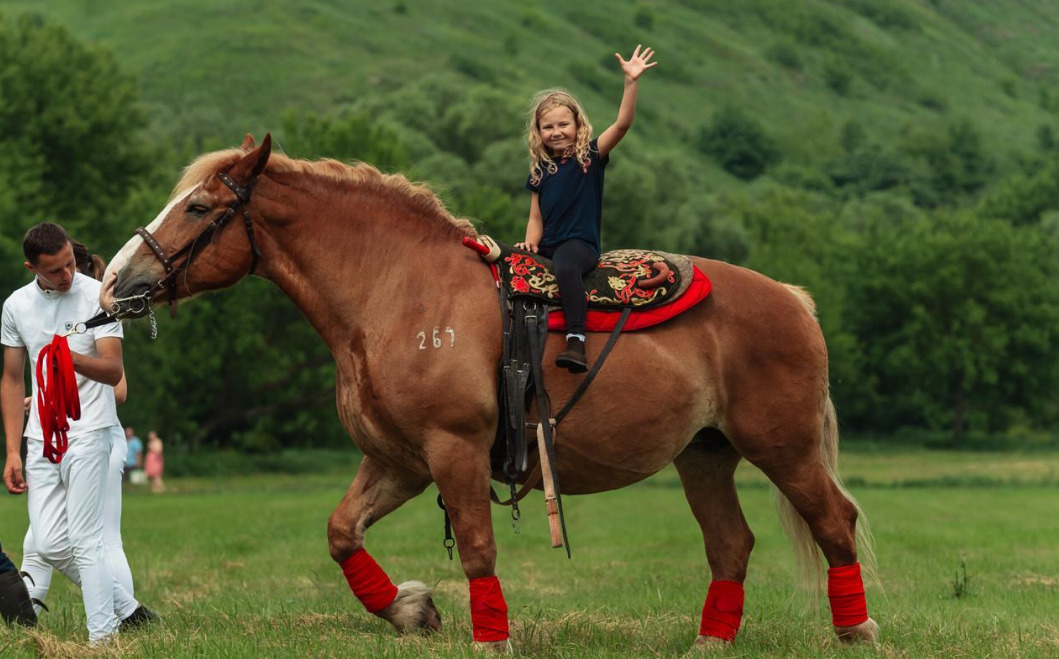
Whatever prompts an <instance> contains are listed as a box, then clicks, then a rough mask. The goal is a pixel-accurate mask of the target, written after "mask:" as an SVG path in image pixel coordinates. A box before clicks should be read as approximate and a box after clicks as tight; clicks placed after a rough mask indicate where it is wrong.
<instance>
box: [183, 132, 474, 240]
mask: <svg viewBox="0 0 1059 659" xmlns="http://www.w3.org/2000/svg"><path fill="white" fill-rule="evenodd" d="M245 155H246V152H244V151H242V150H241V149H224V150H221V151H214V152H212V153H206V154H203V155H201V156H199V157H198V158H196V159H195V160H194V161H192V162H191V164H189V165H188V166H187V167H185V168H184V173H183V175H182V176H181V177H180V180H179V181H178V182H177V184H176V186H175V187H174V188H173V192H172V194H170V196H169V200H170V201H172V200H173V199H175V198H176V197H178V196H179V195H180V194H181V193H182V192H183V191H185V190H188V189H190V188H193V187H196V186H199V185H202V184H203V183H206V182H207V181H209V180H210V179H212V178H213V177H214V176H215V175H216V173H217V172H218V171H220V170H222V169H225V168H227V167H230V166H231V165H233V164H235V163H236V162H237V161H238V160H239V159H240V158H242V157H243V156H245ZM265 171H266V172H268V171H273V172H282V173H296V174H305V175H307V176H315V177H319V178H322V179H326V180H329V181H335V182H338V183H349V184H351V185H354V186H356V187H358V188H362V189H367V190H371V191H375V192H379V193H381V194H386V195H389V196H394V197H398V198H401V199H403V200H405V201H406V203H407V204H408V205H409V206H410V207H411V208H413V209H414V210H416V211H418V212H420V213H421V214H423V215H427V216H430V217H437V218H439V219H442V220H444V221H446V222H448V223H449V224H450V225H451V226H452V227H453V228H454V229H456V230H457V231H458V232H459V233H462V234H465V235H468V236H477V235H478V233H477V231H475V228H474V225H473V224H472V223H471V221H470V220H468V219H465V218H458V217H455V216H453V215H452V213H450V212H449V211H448V209H447V208H445V204H443V203H442V202H441V199H439V198H438V196H437V195H436V194H435V193H434V191H433V190H431V189H430V187H429V186H428V185H426V184H425V183H413V182H411V181H409V180H408V179H407V178H405V176H404V175H403V174H383V173H382V172H380V171H379V170H378V169H376V168H375V167H374V166H372V165H369V164H367V163H356V164H352V165H351V164H346V163H343V162H339V161H338V160H333V159H331V158H323V159H321V160H316V161H308V160H297V159H294V158H288V157H287V156H285V155H283V154H281V153H276V152H273V153H272V155H270V156H269V159H268V167H266V169H265Z"/></svg>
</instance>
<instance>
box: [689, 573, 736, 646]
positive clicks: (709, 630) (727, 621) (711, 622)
mask: <svg viewBox="0 0 1059 659" xmlns="http://www.w3.org/2000/svg"><path fill="white" fill-rule="evenodd" d="M743 594H744V593H743V584H741V583H738V582H736V581H721V580H717V579H715V580H713V581H711V582H710V589H709V591H707V593H706V604H704V605H703V607H702V625H701V626H700V627H699V635H700V636H715V637H717V638H723V639H724V640H726V641H728V642H729V643H731V642H732V641H734V640H735V635H736V632H738V631H739V625H740V623H741V622H742V621H743Z"/></svg>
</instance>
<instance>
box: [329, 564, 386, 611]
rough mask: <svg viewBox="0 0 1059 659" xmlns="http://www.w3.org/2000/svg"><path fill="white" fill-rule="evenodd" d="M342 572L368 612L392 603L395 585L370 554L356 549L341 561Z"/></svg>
mask: <svg viewBox="0 0 1059 659" xmlns="http://www.w3.org/2000/svg"><path fill="white" fill-rule="evenodd" d="M342 574H344V575H346V581H348V582H349V587H350V588H351V589H352V590H353V594H354V595H356V596H357V599H359V600H360V603H361V604H363V605H364V608H365V609H367V610H368V613H375V612H377V611H382V610H383V609H385V608H386V607H388V606H390V605H391V604H393V601H394V599H395V598H396V597H397V586H395V585H393V582H392V581H390V577H388V576H386V573H385V572H383V570H382V568H381V567H379V564H378V563H376V562H375V559H374V558H372V557H371V554H369V553H368V552H366V551H364V550H363V549H358V550H357V551H355V552H353V555H352V556H350V557H349V558H347V559H346V560H344V561H342Z"/></svg>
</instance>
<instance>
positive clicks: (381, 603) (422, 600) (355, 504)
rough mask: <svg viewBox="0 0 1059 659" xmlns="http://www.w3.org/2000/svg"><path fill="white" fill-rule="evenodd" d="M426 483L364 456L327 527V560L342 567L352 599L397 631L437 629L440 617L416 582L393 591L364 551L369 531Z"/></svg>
mask: <svg viewBox="0 0 1059 659" xmlns="http://www.w3.org/2000/svg"><path fill="white" fill-rule="evenodd" d="M429 483H430V480H429V478H427V477H424V476H418V475H415V474H409V473H407V472H402V471H398V470H395V469H392V468H389V467H386V466H384V465H382V464H380V463H379V462H378V461H377V460H373V459H372V458H370V457H368V456H364V459H363V460H361V462H360V468H359V469H358V470H357V476H356V478H354V479H353V484H352V485H350V486H349V490H348V491H347V492H346V495H345V496H344V497H342V501H341V503H339V504H338V507H337V508H335V511H334V512H333V513H331V518H330V519H329V520H328V522H327V541H328V545H329V546H330V549H331V558H333V559H335V562H336V563H338V564H339V565H340V566H342V572H343V573H344V574H345V576H346V580H347V581H348V582H349V587H350V588H351V589H352V590H353V594H354V595H356V596H357V599H359V600H360V601H361V603H362V604H363V605H364V608H366V609H367V610H368V611H369V612H370V613H374V614H375V615H377V616H379V617H380V618H383V619H385V620H388V621H389V622H390V623H391V624H392V625H393V626H394V627H396V628H397V629H398V630H400V631H409V630H414V629H420V628H426V629H433V630H440V629H441V616H440V615H439V614H438V610H437V608H435V606H434V602H433V600H432V599H431V589H430V588H428V587H427V586H426V585H424V584H422V583H420V582H418V581H407V582H405V583H402V584H401V585H400V586H394V585H393V582H392V581H390V578H389V577H388V576H386V573H385V572H384V571H383V570H382V568H381V567H379V565H378V563H376V562H375V559H373V558H372V557H371V555H370V554H368V552H367V551H365V549H364V532H365V531H367V529H368V527H369V526H371V525H372V524H374V523H375V522H377V521H379V520H380V519H382V518H383V517H384V516H386V515H387V514H388V513H390V512H392V511H394V510H396V509H397V508H399V507H400V506H401V504H403V503H404V502H406V501H408V500H409V499H411V498H412V497H414V496H416V495H417V494H419V493H420V492H422V491H423V490H424V489H426V486H427V485H428V484H429Z"/></svg>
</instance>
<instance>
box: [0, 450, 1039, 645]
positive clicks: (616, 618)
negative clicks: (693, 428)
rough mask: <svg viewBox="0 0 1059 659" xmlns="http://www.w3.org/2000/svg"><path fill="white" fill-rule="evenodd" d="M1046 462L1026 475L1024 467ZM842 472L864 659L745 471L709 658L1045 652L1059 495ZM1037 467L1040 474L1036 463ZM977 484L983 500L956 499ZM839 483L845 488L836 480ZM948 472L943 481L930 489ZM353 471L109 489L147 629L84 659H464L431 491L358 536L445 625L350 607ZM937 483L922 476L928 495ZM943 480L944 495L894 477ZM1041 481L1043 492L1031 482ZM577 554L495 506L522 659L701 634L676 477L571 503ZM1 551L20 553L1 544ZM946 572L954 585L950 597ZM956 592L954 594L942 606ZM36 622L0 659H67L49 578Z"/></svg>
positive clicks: (60, 592)
mask: <svg viewBox="0 0 1059 659" xmlns="http://www.w3.org/2000/svg"><path fill="white" fill-rule="evenodd" d="M1038 462H1039V463H1041V464H1042V465H1044V466H1043V467H1038V466H1037V465H1036V463H1038ZM843 464H844V465H845V467H846V468H845V469H844V471H845V473H846V474H847V475H849V476H851V478H850V479H849V480H851V481H853V480H855V479H858V478H859V479H860V480H859V481H857V482H858V483H859V484H857V485H854V486H853V487H852V489H853V492H854V493H855V494H856V496H857V497H858V498H859V500H860V501H861V504H862V505H863V507H864V508H865V510H866V511H867V513H868V515H869V517H870V520H871V523H872V528H873V530H874V532H875V537H876V542H877V547H876V548H877V552H878V556H879V572H880V575H881V581H882V586H881V587H880V586H877V585H874V586H869V592H868V603H869V609H870V611H871V613H872V615H873V617H875V618H876V620H878V621H879V623H880V625H881V626H882V637H881V644H880V645H879V646H878V647H877V648H853V649H849V648H842V647H840V646H838V645H837V644H836V642H835V641H834V639H833V636H832V633H831V630H830V624H829V617H828V611H827V607H826V600H825V598H824V597H823V596H822V595H813V594H808V593H804V592H800V591H798V589H797V588H796V587H795V582H794V578H795V575H794V563H793V555H792V552H791V550H790V547H789V545H788V544H787V541H786V538H785V536H783V534H782V532H781V531H780V528H779V525H778V522H777V520H776V517H775V514H774V512H773V506H772V501H771V496H770V493H769V491H768V489H767V488H765V487H762V486H761V481H760V479H759V477H758V476H757V475H756V474H755V473H754V472H753V471H752V470H747V471H746V472H741V474H740V482H741V485H740V491H741V495H742V499H743V507H744V510H745V512H746V515H747V517H748V519H749V521H750V524H751V527H752V528H753V529H754V532H755V534H756V535H757V546H756V549H755V551H754V555H753V558H752V561H751V569H750V575H749V578H748V580H747V584H746V591H747V599H746V614H745V619H744V624H743V628H742V631H741V632H740V637H739V639H738V642H737V644H736V645H735V646H734V647H733V648H730V649H728V650H726V651H724V652H722V653H721V655H722V656H731V657H757V656H794V657H819V656H841V657H868V656H871V657H875V656H884V657H1013V656H1018V657H1038V656H1040V657H1046V656H1055V654H1056V652H1057V651H1059V625H1057V622H1056V621H1057V620H1059V572H1057V568H1056V566H1057V565H1059V532H1057V531H1056V525H1055V517H1054V510H1055V505H1056V500H1057V497H1059V488H1057V487H1056V481H1055V479H1054V477H1050V478H1051V480H1050V481H1047V479H1045V480H1042V479H1041V473H1042V472H1041V471H1040V469H1041V468H1043V469H1044V470H1045V471H1044V472H1043V473H1046V474H1047V473H1051V474H1054V471H1051V472H1049V471H1048V470H1049V469H1053V470H1054V468H1055V466H1056V465H1059V455H1057V454H1042V455H1039V456H1037V455H1035V456H1034V460H1033V461H1032V462H1029V461H1026V460H1023V459H1021V458H1020V457H1019V456H1014V455H1003V454H995V455H990V454H981V453H976V454H970V455H968V454H957V453H948V452H946V453H937V452H927V451H917V452H907V453H895V454H891V455H879V454H867V453H865V454H860V453H850V454H847V455H845V456H844V458H843ZM1049 465H1050V466H1049ZM981 472H985V473H1000V474H1003V482H1002V483H999V482H998V483H996V484H993V485H992V486H990V487H973V486H966V485H960V484H959V482H960V479H963V478H966V477H967V476H968V475H977V474H979V473H981ZM853 477H855V478H853ZM946 477H951V478H950V480H945V479H946ZM349 478H350V474H345V473H340V472H338V471H334V472H330V473H325V474H315V475H299V476H241V477H231V478H226V479H223V480H210V479H202V478H197V479H173V480H171V482H169V485H170V490H171V491H170V492H168V493H167V494H165V495H163V496H153V495H151V494H149V493H146V492H131V493H129V494H127V495H126V497H125V519H124V536H125V547H126V552H127V554H128V556H129V559H130V561H131V563H132V566H133V572H134V575H135V578H136V588H137V593H136V594H137V596H138V597H139V598H141V599H142V600H143V601H144V602H146V603H148V604H149V605H150V606H153V607H155V608H156V609H157V610H158V611H159V612H160V613H161V614H162V615H163V616H165V619H166V623H165V625H164V626H163V627H161V628H156V629H152V630H146V631H142V632H139V633H135V634H130V635H128V636H125V637H122V639H121V641H120V643H119V644H118V645H117V646H115V647H113V648H110V649H108V650H107V651H106V652H105V653H97V654H98V655H99V656H129V657H201V656H209V657H286V656H313V657H317V656H327V657H329V656H335V657H339V656H342V657H348V656H356V657H360V656H365V657H367V656H371V657H419V656H424V655H430V656H439V657H463V656H468V657H469V656H476V655H475V653H474V652H473V651H472V649H471V644H470V622H469V613H468V609H467V584H466V581H465V579H464V577H463V574H462V571H461V570H460V568H459V564H458V562H456V561H454V562H449V561H448V560H447V559H446V555H445V551H444V549H443V547H442V544H441V543H442V535H443V530H442V518H441V513H440V511H438V509H437V508H436V506H435V504H434V500H433V499H434V497H433V495H432V494H430V492H429V491H428V492H427V493H425V494H424V495H422V496H420V497H419V498H417V499H415V500H414V501H412V502H410V503H409V504H408V505H406V506H405V507H403V508H402V509H400V510H398V511H397V512H395V513H394V514H392V515H391V516H390V517H388V518H386V519H385V520H383V521H382V522H381V523H380V524H378V525H377V526H374V527H372V529H371V532H370V533H369V534H368V548H369V550H370V551H371V552H372V554H373V555H374V556H375V557H376V558H377V559H378V560H379V561H380V563H381V564H382V565H383V567H384V568H385V569H386V570H387V572H388V573H389V574H390V576H391V577H392V578H393V579H394V580H395V581H401V580H405V579H420V580H423V581H426V582H428V583H434V582H437V592H436V598H435V599H436V601H437V604H438V606H439V608H440V610H441V613H442V616H443V619H444V623H445V628H444V631H443V632H442V633H440V634H437V635H430V636H418V635H412V636H399V635H397V634H396V633H395V632H393V631H392V630H391V628H390V627H389V626H388V625H387V624H386V623H383V622H382V621H380V620H378V619H376V618H374V617H372V616H370V615H368V614H366V613H365V612H364V611H363V609H362V608H361V607H360V605H359V603H358V602H357V601H356V599H355V598H354V597H353V595H352V594H351V593H350V592H349V589H348V587H347V586H346V584H345V581H344V579H343V578H342V576H341V573H340V571H339V570H338V568H337V567H336V566H335V565H334V564H333V563H332V561H331V560H330V558H329V557H328V553H327V541H326V534H325V528H326V520H327V516H328V515H329V514H330V512H331V510H332V508H333V506H334V505H335V504H336V503H337V501H338V500H339V498H340V497H341V495H342V493H343V492H344V490H345V488H346V486H347V485H348V481H349ZM931 479H933V481H931ZM911 481H920V482H938V483H940V484H942V485H944V486H943V487H924V486H914V485H909V484H908V483H909V482H911ZM1045 482H1047V484H1043V483H1045ZM566 510H567V523H568V525H569V529H570V537H571V540H572V546H573V560H567V559H566V558H565V554H564V553H563V552H562V551H555V550H552V549H550V547H549V543H548V539H547V524H546V522H545V517H544V511H543V504H542V501H541V499H540V496H539V495H534V496H531V497H530V498H529V499H528V500H527V502H526V504H525V506H524V519H523V525H522V532H521V533H520V534H518V535H515V534H514V533H512V532H511V529H510V524H509V520H508V517H507V509H499V508H498V509H496V510H495V512H494V525H495V529H496V534H497V542H498V546H499V554H498V574H499V576H500V578H501V580H502V583H503V585H504V591H505V594H506V597H507V601H508V604H509V607H510V611H511V620H512V623H511V624H512V636H513V642H514V644H515V646H516V648H517V653H518V654H519V655H520V656H531V657H618V656H621V657H625V656H628V657H643V656H654V655H658V656H680V655H682V654H683V653H684V652H685V651H686V650H687V649H688V648H689V647H690V644H691V642H692V640H693V639H694V637H695V634H696V631H697V628H698V616H699V611H700V610H701V607H702V600H703V598H704V596H705V588H706V584H707V579H708V573H707V570H706V567H705V560H704V555H703V550H702V539H701V536H700V534H699V531H698V528H697V527H696V525H695V523H694V522H693V520H692V517H691V514H690V512H689V511H688V509H687V505H686V503H685V501H684V497H683V493H682V491H681V489H680V486H679V483H678V480H677V478H676V475H675V473H674V472H673V471H672V470H671V469H668V470H665V471H663V472H662V473H660V474H659V475H657V476H655V477H654V478H652V479H650V480H648V481H646V482H645V483H642V484H640V485H638V486H634V487H631V488H627V489H625V490H621V491H617V492H611V493H606V494H601V495H595V496H591V497H576V498H575V497H570V498H567V500H566ZM0 516H2V517H0V519H3V520H4V525H3V529H2V531H3V534H4V535H3V537H4V539H5V541H6V542H7V544H6V545H5V546H6V547H7V548H9V549H12V548H17V547H18V545H19V540H20V539H21V537H22V533H23V532H24V529H25V525H26V514H25V502H24V500H23V499H21V498H14V497H5V498H3V499H2V500H0ZM12 553H13V554H15V555H16V558H17V554H18V552H12ZM961 565H964V566H966V575H967V580H966V582H965V583H964V584H963V587H962V590H961V589H960V588H958V587H957V585H958V584H957V583H956V582H957V580H958V577H959V573H958V572H959V570H960V569H961ZM957 591H960V595H961V596H960V597H957V596H956V595H957ZM48 601H49V604H50V605H51V607H52V611H51V613H46V614H44V616H43V620H42V624H41V627H40V628H39V630H37V631H35V632H24V631H22V630H4V629H0V648H3V649H0V655H3V656H4V657H7V656H14V657H31V656H41V655H43V656H70V657H73V656H84V655H86V654H90V653H89V651H88V650H87V649H86V647H85V645H84V642H85V640H86V632H85V630H84V614H83V610H82V608H81V602H80V598H79V594H78V593H77V592H76V590H75V589H74V588H73V587H72V586H70V585H69V583H67V582H66V580H65V579H62V578H57V579H56V580H55V587H54V589H53V592H52V594H51V595H50V596H49V598H48Z"/></svg>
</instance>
